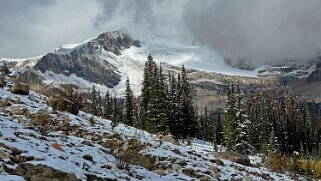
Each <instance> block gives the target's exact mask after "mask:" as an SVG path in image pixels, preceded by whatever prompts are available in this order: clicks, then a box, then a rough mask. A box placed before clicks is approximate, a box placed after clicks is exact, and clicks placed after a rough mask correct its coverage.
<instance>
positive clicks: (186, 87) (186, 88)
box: [181, 66, 197, 138]
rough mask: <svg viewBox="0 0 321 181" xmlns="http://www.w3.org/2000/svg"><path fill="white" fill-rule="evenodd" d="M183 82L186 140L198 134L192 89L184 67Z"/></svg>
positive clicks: (182, 97) (183, 118) (182, 110)
mask: <svg viewBox="0 0 321 181" xmlns="http://www.w3.org/2000/svg"><path fill="white" fill-rule="evenodd" d="M181 75H182V80H181V118H182V123H183V130H184V138H186V136H187V135H189V136H191V137H193V136H195V133H196V132H197V130H196V129H197V120H196V115H195V109H194V105H193V102H192V96H191V87H190V84H189V82H188V78H187V73H186V70H185V67H184V66H183V67H182V73H181Z"/></svg>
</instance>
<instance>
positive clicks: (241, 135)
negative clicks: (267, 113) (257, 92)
mask: <svg viewBox="0 0 321 181" xmlns="http://www.w3.org/2000/svg"><path fill="white" fill-rule="evenodd" d="M235 98H236V104H237V105H236V115H235V123H236V127H235V131H234V133H233V134H234V136H235V142H234V146H233V150H234V151H235V152H238V153H241V154H252V153H253V147H252V145H250V144H249V126H250V124H251V123H250V121H249V120H248V116H247V115H246V113H245V111H243V107H244V102H243V99H242V95H241V89H240V85H239V84H238V85H237V88H236V95H235Z"/></svg>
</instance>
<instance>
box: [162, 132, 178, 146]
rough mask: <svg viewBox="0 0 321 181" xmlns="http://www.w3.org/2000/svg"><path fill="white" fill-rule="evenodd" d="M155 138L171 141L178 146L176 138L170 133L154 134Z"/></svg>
mask: <svg viewBox="0 0 321 181" xmlns="http://www.w3.org/2000/svg"><path fill="white" fill-rule="evenodd" d="M156 138H157V139H160V140H162V141H166V142H170V143H173V144H174V145H178V146H179V145H180V144H179V141H178V139H177V138H176V137H175V136H174V135H171V134H168V135H162V134H158V135H156Z"/></svg>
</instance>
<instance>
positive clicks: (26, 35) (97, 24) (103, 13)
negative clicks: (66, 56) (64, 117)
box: [0, 0, 321, 63]
mask: <svg viewBox="0 0 321 181" xmlns="http://www.w3.org/2000/svg"><path fill="white" fill-rule="evenodd" d="M320 9H321V1H320V0H307V1H302V0H266V1H265V0H201V1H194V0H175V1H172V0H96V1H89V0H55V1H49V0H48V1H42V0H29V1H19V0H0V42H1V46H0V57H24V56H34V55H38V54H41V53H45V52H46V51H49V50H52V49H53V48H55V47H56V46H58V45H60V44H64V43H73V42H81V41H82V40H84V39H88V38H90V37H93V36H95V35H97V34H99V33H100V32H102V31H108V30H116V29H120V28H126V29H127V30H129V31H131V32H133V33H137V32H142V33H145V34H158V35H162V36H165V37H180V38H184V37H188V38H192V39H195V40H196V41H198V42H200V43H201V44H203V45H207V46H209V47H210V48H212V49H213V50H215V51H216V52H218V53H219V54H220V55H222V56H224V57H228V58H232V59H238V58H246V59H250V60H252V61H253V62H256V63H262V62H272V61H280V60H283V59H298V60H305V59H307V58H309V57H312V56H315V55H316V52H318V50H319V49H320V47H321V11H320Z"/></svg>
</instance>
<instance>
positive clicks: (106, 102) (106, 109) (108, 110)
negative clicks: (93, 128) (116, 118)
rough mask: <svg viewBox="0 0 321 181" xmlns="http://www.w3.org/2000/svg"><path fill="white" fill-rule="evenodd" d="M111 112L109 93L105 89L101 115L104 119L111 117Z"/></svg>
mask: <svg viewBox="0 0 321 181" xmlns="http://www.w3.org/2000/svg"><path fill="white" fill-rule="evenodd" d="M112 114H113V104H112V98H111V97H110V95H109V91H107V92H106V94H105V98H104V110H103V117H104V118H106V119H111V118H112Z"/></svg>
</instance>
